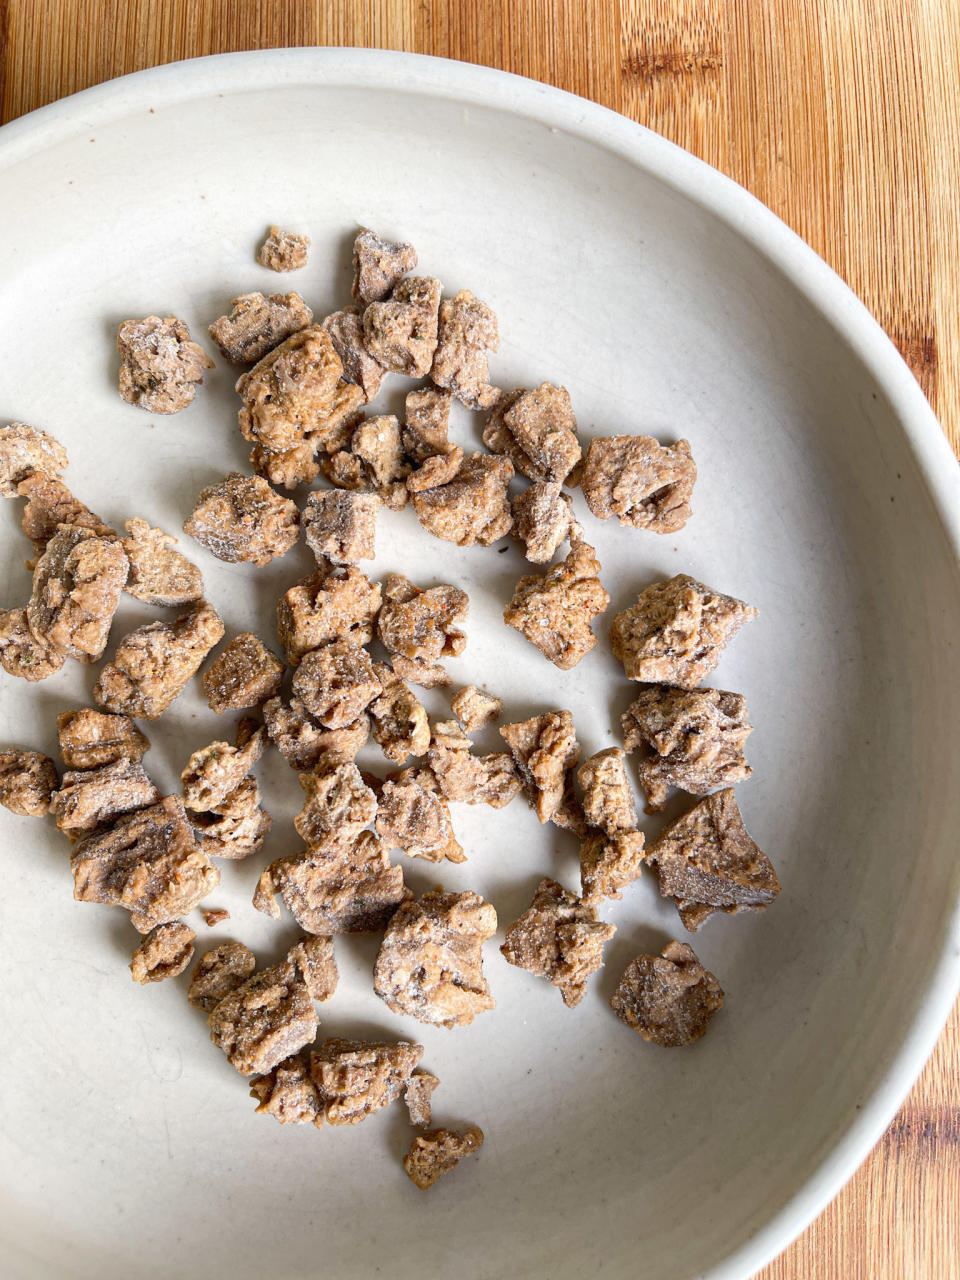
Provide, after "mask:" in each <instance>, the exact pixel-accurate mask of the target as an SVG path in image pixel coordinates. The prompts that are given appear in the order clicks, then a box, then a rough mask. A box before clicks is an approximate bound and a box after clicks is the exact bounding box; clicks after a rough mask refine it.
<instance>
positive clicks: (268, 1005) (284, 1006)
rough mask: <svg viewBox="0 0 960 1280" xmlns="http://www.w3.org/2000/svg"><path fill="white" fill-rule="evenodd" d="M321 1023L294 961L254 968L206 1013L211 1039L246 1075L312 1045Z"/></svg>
mask: <svg viewBox="0 0 960 1280" xmlns="http://www.w3.org/2000/svg"><path fill="white" fill-rule="evenodd" d="M318 1025H319V1023H318V1019H317V1011H316V1009H314V1007H313V1001H312V1000H311V999H310V992H309V991H308V990H307V984H306V982H304V980H303V976H302V975H301V974H300V973H299V972H298V970H297V966H296V965H295V964H291V962H290V961H289V960H285V961H283V962H282V963H281V964H276V965H273V966H272V967H271V968H269V969H261V970H260V971H259V973H254V974H253V975H252V976H251V977H249V978H247V980H246V981H245V982H244V983H243V984H242V985H241V986H239V987H237V988H236V989H235V990H233V991H231V992H230V993H229V994H228V995H225V996H224V997H223V999H222V1000H221V1001H220V1002H219V1004H217V1005H215V1006H214V1007H213V1009H212V1010H211V1012H210V1015H209V1017H208V1018H207V1026H208V1027H209V1028H210V1039H211V1040H212V1041H213V1043H214V1044H215V1045H216V1046H217V1048H218V1049H222V1050H223V1052H224V1053H225V1054H226V1055H227V1060H228V1061H229V1063H230V1065H231V1066H233V1067H236V1069H237V1070H238V1071H239V1072H240V1074H241V1075H242V1076H252V1075H262V1074H264V1073H265V1072H267V1071H270V1070H271V1069H272V1068H273V1067H275V1066H276V1065H277V1063H279V1062H282V1061H283V1060H284V1058H289V1057H290V1056H291V1055H292V1054H294V1053H296V1052H297V1050H298V1049H302V1048H303V1046H304V1045H305V1044H309V1043H310V1042H311V1040H313V1038H314V1037H315V1036H316V1034H317V1026H318Z"/></svg>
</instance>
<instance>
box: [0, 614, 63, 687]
mask: <svg viewBox="0 0 960 1280" xmlns="http://www.w3.org/2000/svg"><path fill="white" fill-rule="evenodd" d="M66 660H67V659H66V657H65V655H64V654H62V653H61V652H60V651H59V650H57V649H54V648H52V647H51V646H50V645H49V644H46V643H44V642H42V641H40V640H38V639H37V637H36V636H35V635H34V634H33V632H32V631H31V630H30V627H29V626H28V625H27V611H26V609H2V610H0V664H2V665H3V669H4V671H6V673H7V674H8V675H11V676H20V677H21V678H22V679H24V680H29V681H30V682H31V683H33V682H34V681H36V680H46V678H47V677H48V676H52V675H55V674H56V672H58V671H59V670H60V668H61V667H62V666H63V664H64V663H65V662H66Z"/></svg>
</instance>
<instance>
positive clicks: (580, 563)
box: [503, 542, 610, 671]
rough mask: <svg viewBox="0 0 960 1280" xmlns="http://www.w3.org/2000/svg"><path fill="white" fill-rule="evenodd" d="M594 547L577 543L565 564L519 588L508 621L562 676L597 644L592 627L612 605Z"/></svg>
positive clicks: (525, 581)
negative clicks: (601, 576) (600, 575)
mask: <svg viewBox="0 0 960 1280" xmlns="http://www.w3.org/2000/svg"><path fill="white" fill-rule="evenodd" d="M599 572H600V561H599V560H598V559H597V555H596V552H595V551H594V549H593V547H591V546H589V545H588V544H587V543H586V542H576V543H574V544H573V546H572V547H571V548H570V554H569V555H568V556H567V558H566V560H564V561H563V562H562V563H561V564H557V565H554V566H553V568H552V569H548V570H547V572H546V573H545V574H528V575H526V576H525V577H523V578H521V579H520V581H519V582H518V583H517V587H516V590H515V591H514V593H513V599H512V600H511V601H510V603H509V605H508V606H507V607H506V609H505V610H504V612H503V620H504V622H505V623H506V624H507V626H508V627H513V628H514V629H515V630H516V631H519V632H520V634H521V635H522V636H526V638H527V639H528V640H529V641H530V643H531V644H533V645H536V647H537V648H538V649H539V650H540V652H541V653H542V654H543V655H544V657H545V658H548V659H549V660H550V662H552V663H553V664H554V666H555V667H559V668H560V670H561V671H569V670H570V668H571V667H575V666H576V665H577V663H578V662H579V661H580V660H581V659H582V658H585V657H586V655H587V654H588V653H589V652H590V650H591V649H593V648H594V647H595V645H596V643H597V637H596V636H595V635H594V634H593V631H592V630H591V626H590V624H591V623H592V622H593V620H594V618H596V617H598V616H599V615H600V614H601V613H603V611H604V609H606V607H607V605H608V604H609V603H610V597H609V596H608V595H607V593H606V591H605V590H604V588H603V585H602V583H601V582H600V579H599V577H598V576H597V575H598V574H599Z"/></svg>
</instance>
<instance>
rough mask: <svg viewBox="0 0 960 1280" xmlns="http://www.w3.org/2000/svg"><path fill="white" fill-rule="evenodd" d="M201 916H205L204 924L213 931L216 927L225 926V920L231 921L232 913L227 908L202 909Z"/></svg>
mask: <svg viewBox="0 0 960 1280" xmlns="http://www.w3.org/2000/svg"><path fill="white" fill-rule="evenodd" d="M200 914H201V915H202V916H203V923H204V924H205V925H206V926H207V928H208V929H212V928H213V927H214V926H215V925H218V924H223V922H224V920H229V919H230V912H229V911H227V909H226V908H225V907H201V908H200Z"/></svg>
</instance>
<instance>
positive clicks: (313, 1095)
mask: <svg viewBox="0 0 960 1280" xmlns="http://www.w3.org/2000/svg"><path fill="white" fill-rule="evenodd" d="M250 1097H251V1098H256V1100H257V1102H258V1103H259V1105H258V1107H257V1115H258V1116H259V1115H268V1116H273V1118H274V1120H276V1121H277V1122H278V1123H279V1124H312V1125H315V1126H316V1127H317V1128H318V1129H322V1128H323V1101H322V1099H321V1097H320V1091H319V1089H318V1088H317V1086H316V1085H315V1084H314V1083H313V1081H312V1080H311V1078H310V1063H309V1061H308V1059H307V1056H306V1054H305V1053H303V1052H300V1053H294V1054H292V1055H291V1056H290V1057H289V1058H285V1059H284V1060H283V1062H278V1063H277V1065H276V1066H275V1067H273V1068H272V1070H270V1071H268V1072H267V1074H266V1075H262V1076H257V1077H256V1078H255V1079H254V1081H253V1083H252V1084H251V1085H250Z"/></svg>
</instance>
